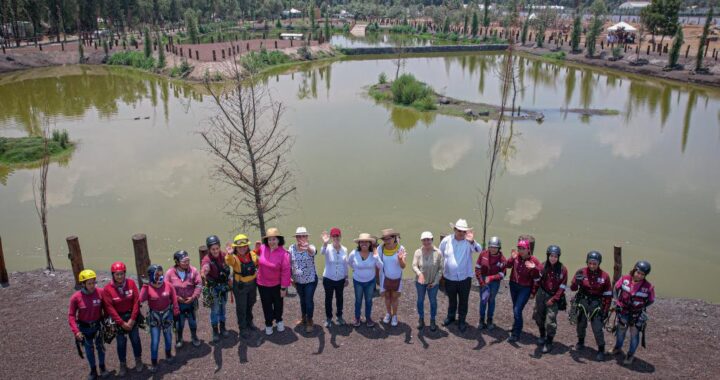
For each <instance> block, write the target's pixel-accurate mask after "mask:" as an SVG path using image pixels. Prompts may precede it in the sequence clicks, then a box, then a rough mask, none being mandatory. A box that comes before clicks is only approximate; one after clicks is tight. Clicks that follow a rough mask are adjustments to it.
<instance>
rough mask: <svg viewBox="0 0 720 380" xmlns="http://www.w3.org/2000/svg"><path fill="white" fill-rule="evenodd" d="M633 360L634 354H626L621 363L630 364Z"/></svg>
mask: <svg viewBox="0 0 720 380" xmlns="http://www.w3.org/2000/svg"><path fill="white" fill-rule="evenodd" d="M633 361H635V355H626V356H625V360H623V365H632V363H633Z"/></svg>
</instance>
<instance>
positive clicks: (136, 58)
mask: <svg viewBox="0 0 720 380" xmlns="http://www.w3.org/2000/svg"><path fill="white" fill-rule="evenodd" d="M107 64H108V65H114V66H132V67H135V68H138V69H143V70H152V69H153V68H155V59H154V58H153V57H145V55H144V54H143V53H141V52H139V51H121V52H117V53H115V54H113V55H111V56H110V59H108V62H107Z"/></svg>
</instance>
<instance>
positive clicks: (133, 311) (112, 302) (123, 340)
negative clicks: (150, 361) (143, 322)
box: [102, 261, 143, 377]
mask: <svg viewBox="0 0 720 380" xmlns="http://www.w3.org/2000/svg"><path fill="white" fill-rule="evenodd" d="M126 272H127V267H126V266H125V264H124V263H123V262H120V261H117V262H115V263H113V264H112V265H111V266H110V273H112V279H111V280H110V282H109V283H107V284H106V285H105V286H104V287H103V293H102V298H103V305H104V307H105V312H106V313H107V314H108V315H109V316H110V318H112V320H113V321H115V324H116V325H117V326H118V329H117V331H118V333H117V337H116V340H117V351H118V359H119V361H120V369H119V370H118V373H117V374H118V376H121V377H122V376H125V375H126V374H127V359H126V358H127V340H128V337H129V338H130V343H131V344H132V349H133V355H134V356H135V370H136V371H137V372H141V371H142V369H143V362H142V344H141V343H140V332H139V330H138V323H137V321H138V317H139V315H140V303H139V302H138V299H139V297H140V292H139V291H138V287H137V285H136V284H135V281H133V280H132V279H130V278H127V277H126V276H125V273H126Z"/></svg>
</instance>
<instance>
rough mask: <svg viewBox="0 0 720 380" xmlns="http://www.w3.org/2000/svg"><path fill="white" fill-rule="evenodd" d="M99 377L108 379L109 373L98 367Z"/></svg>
mask: <svg viewBox="0 0 720 380" xmlns="http://www.w3.org/2000/svg"><path fill="white" fill-rule="evenodd" d="M100 377H101V378H103V379H105V378H107V377H110V372H108V370H107V369H106V368H105V367H100Z"/></svg>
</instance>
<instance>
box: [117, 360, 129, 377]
mask: <svg viewBox="0 0 720 380" xmlns="http://www.w3.org/2000/svg"><path fill="white" fill-rule="evenodd" d="M126 375H127V364H125V363H124V362H120V368H118V373H117V376H118V377H125V376H126Z"/></svg>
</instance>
